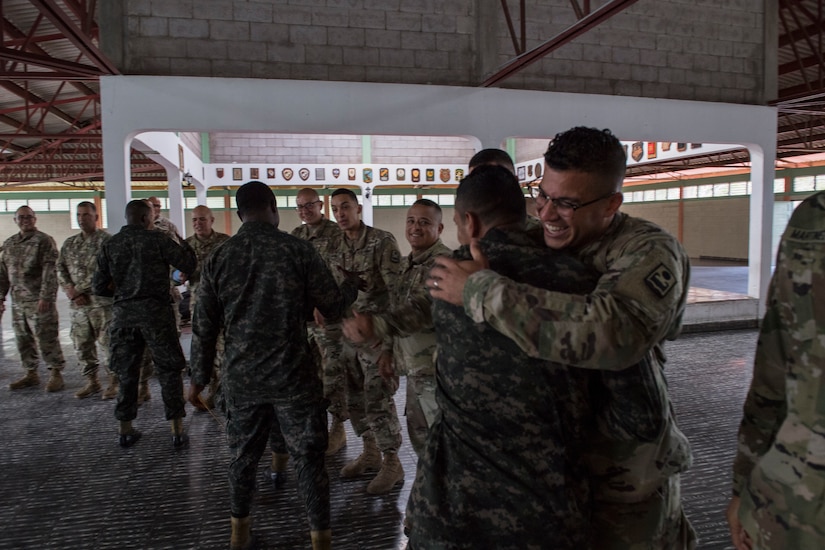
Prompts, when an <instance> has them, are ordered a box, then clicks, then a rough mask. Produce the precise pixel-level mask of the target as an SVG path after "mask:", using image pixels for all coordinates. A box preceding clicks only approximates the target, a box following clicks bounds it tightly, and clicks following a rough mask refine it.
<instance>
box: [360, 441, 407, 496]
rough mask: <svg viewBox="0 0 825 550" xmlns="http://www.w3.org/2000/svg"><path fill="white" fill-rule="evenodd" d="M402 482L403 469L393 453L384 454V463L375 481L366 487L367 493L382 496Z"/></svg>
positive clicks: (395, 453)
mask: <svg viewBox="0 0 825 550" xmlns="http://www.w3.org/2000/svg"><path fill="white" fill-rule="evenodd" d="M403 482H404V468H403V467H402V466H401V461H400V460H398V453H397V452H395V451H392V452H386V453H384V462H383V464H381V470H379V472H378V475H377V476H375V479H373V480H372V481H370V484H369V485H367V492H368V493H369V494H371V495H383V494H386V493H389V492H390V491H392V488H393V487H395V486H396V485H398V483H403Z"/></svg>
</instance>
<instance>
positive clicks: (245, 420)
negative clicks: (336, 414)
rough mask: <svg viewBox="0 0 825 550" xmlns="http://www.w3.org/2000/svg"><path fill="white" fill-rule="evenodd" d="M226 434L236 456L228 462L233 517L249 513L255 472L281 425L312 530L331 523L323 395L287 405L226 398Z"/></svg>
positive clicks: (325, 414) (322, 528)
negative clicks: (237, 401)
mask: <svg viewBox="0 0 825 550" xmlns="http://www.w3.org/2000/svg"><path fill="white" fill-rule="evenodd" d="M227 397H228V398H227V413H226V420H227V422H226V434H227V439H228V441H229V449H230V451H231V452H232V460H231V461H230V463H229V495H230V499H231V508H230V509H231V512H232V515H233V516H234V517H238V518H243V517H246V516H248V515H249V511H250V508H251V505H252V497H253V495H254V492H255V473H256V472H257V469H258V462H259V461H260V459H261V456H262V455H263V452H264V450H266V447H267V440H268V439H269V432H270V430H274V429H280V430H281V433H283V436H284V441H285V445H286V449H285V450H288V452H289V454H290V456H291V457H292V460H293V462H294V463H295V469H296V471H297V475H298V491H299V494H300V495H301V496H302V497H303V499H304V504H305V506H306V512H307V519H308V521H309V526H310V529H311V530H313V531H315V530H325V529H329V527H330V511H329V507H330V506H329V476H328V474H327V470H326V466H325V462H324V452H325V451H326V448H327V437H328V436H327V413H326V403H325V402H324V401H322V400H321V399H318V400H314V401H313V400H311V399H304V400H295V401H290V402H288V403H266V404H259V405H238V404H236V403H234V402H233V400H232V398H231V397H230V396H227Z"/></svg>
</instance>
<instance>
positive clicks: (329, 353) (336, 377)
mask: <svg viewBox="0 0 825 550" xmlns="http://www.w3.org/2000/svg"><path fill="white" fill-rule="evenodd" d="M291 234H292V236H293V237H298V238H299V239H303V240H305V241H309V242H310V243H311V244H312V246H313V247H315V250H317V251H318V254H320V255H321V258H322V259H323V260H324V262H326V264H327V267H329V268H330V270H335V266H334V265H332V264H331V263H330V260H331V258H332V256H333V254H334V253H335V252H336V251H337V250H338V249H339V247H340V246H341V238H342V233H341V229H340V228H339V227H338V224H337V223H335V222H334V221H332V220H328V219H326V218H323V219H322V220H321V223H320V224H319V227H312V226H310V225H308V224H302V225H300V226H298V227H296V228H295V229H293V230H292V233H291ZM310 318H311V315H310ZM307 332H308V335H309V339H310V342H311V345H317V347H318V350H319V351H320V353H321V358H322V365H323V380H324V397H326V398H327V399H328V400H329V409H328V410H329V412H330V414H332V416H334V417H335V418H337V419H338V420H340V421H344V420H346V419H347V418H348V417H349V415H348V414H347V379H346V362H345V361H344V360H343V359H342V357H343V356H344V342H343V339H342V338H343V336H342V334H341V325H340V323H326V326H325V327H324V328H321V327H318V326H316V325H315V322H314V321H310V322H309V323H308V324H307Z"/></svg>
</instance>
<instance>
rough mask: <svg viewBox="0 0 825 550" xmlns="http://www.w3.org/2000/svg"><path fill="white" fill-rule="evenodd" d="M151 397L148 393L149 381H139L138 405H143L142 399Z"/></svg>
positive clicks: (147, 399) (145, 399)
mask: <svg viewBox="0 0 825 550" xmlns="http://www.w3.org/2000/svg"><path fill="white" fill-rule="evenodd" d="M150 399H152V394H151V393H149V382H141V383H140V387H139V388H138V400H137V404H138V405H143V402H144V401H149V400H150Z"/></svg>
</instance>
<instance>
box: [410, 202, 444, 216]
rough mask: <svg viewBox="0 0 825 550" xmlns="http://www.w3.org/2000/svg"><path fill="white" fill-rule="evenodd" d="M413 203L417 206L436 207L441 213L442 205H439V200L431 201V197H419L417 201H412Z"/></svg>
mask: <svg viewBox="0 0 825 550" xmlns="http://www.w3.org/2000/svg"><path fill="white" fill-rule="evenodd" d="M412 205H413V206H416V205H417V206H428V207H430V208H435V210H436V212H438V213H439V214H441V207H440V206H439V205H438V203H437V202H435V201H431V200H430V199H418V200H417V201H415V202H414V203H412Z"/></svg>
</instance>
